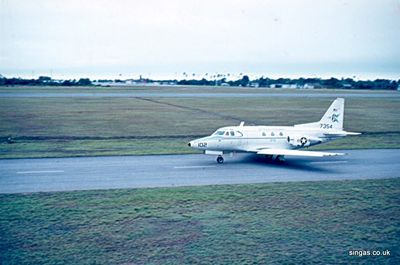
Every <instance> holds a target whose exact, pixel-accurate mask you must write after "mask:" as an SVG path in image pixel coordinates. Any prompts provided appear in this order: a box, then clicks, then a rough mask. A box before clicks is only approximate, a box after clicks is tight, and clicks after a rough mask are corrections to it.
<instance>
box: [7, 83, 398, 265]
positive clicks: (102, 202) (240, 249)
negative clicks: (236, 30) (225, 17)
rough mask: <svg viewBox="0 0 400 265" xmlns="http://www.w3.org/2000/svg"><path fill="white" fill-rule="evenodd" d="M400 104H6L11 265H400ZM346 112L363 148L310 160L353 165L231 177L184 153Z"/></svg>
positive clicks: (251, 168) (371, 94)
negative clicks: (216, 135)
mask: <svg viewBox="0 0 400 265" xmlns="http://www.w3.org/2000/svg"><path fill="white" fill-rule="evenodd" d="M399 95H400V94H399V92H397V91H391V92H387V91H355V90H349V91H347V90H325V89H321V90H307V91H304V90H279V89H272V90H265V89H253V88H214V87H121V88H118V87H116V88H115V87H112V88H100V87H79V88H76V87H75V88H74V87H71V88H62V87H8V88H7V87H6V88H1V89H0V138H1V139H2V142H1V144H0V235H1V238H2V241H1V242H0V263H3V262H4V263H14V264H32V263H36V264H45V263H47V264H54V263H60V264H61V263H75V264H93V263H100V264H130V263H132V264H187V263H196V264H202V263H203V264H210V263H213V264H269V263H277V264H282V263H283V264H284V263H290V261H293V260H295V261H296V262H298V263H303V264H304V263H309V262H310V260H312V261H313V262H315V263H317V264H337V263H346V264H351V263H366V264H367V263H380V264H398V263H399V260H400V258H399V255H398V253H400V249H399V246H400V244H399V237H398V235H399V233H400V230H399V229H400V228H399V227H400V223H399V222H400V218H399V216H400V212H399V204H400V201H399V198H400V194H399V192H400V188H399V187H400V178H399V172H400V166H399V162H398V161H400V159H399V158H400V127H399V124H400V113H399V111H398V109H399V106H400V97H399ZM338 96H340V97H344V98H345V99H346V109H345V124H344V128H345V129H346V130H348V131H355V132H362V133H363V134H362V135H360V136H354V137H346V138H344V139H341V140H338V141H333V142H331V143H328V144H325V145H321V146H318V147H316V148H315V149H313V150H337V151H340V150H341V151H343V152H345V153H347V155H346V156H340V157H330V158H323V159H321V158H320V159H304V158H287V159H286V161H285V162H284V163H282V164H276V163H271V162H268V161H265V160H264V159H263V158H262V157H258V156H254V155H246V154H238V155H235V156H234V157H230V156H229V155H227V156H225V163H224V164H222V165H218V164H217V163H216V162H215V157H213V156H206V155H203V154H200V153H198V152H197V153H196V152H195V151H194V150H192V149H190V148H188V146H187V142H188V141H189V140H192V139H194V138H198V137H201V136H205V135H209V134H211V133H212V132H213V131H215V130H216V129H217V128H219V127H223V126H227V125H236V124H239V122H240V121H245V122H246V124H250V125H251V124H257V125H293V124H296V123H305V122H311V121H316V120H319V119H320V117H321V115H322V114H323V113H324V111H325V110H326V108H327V107H328V106H329V104H330V102H331V101H332V100H333V99H334V98H336V97H338ZM10 137H11V140H8V139H9V138H10ZM66 250H68V251H66ZM350 250H379V251H382V252H383V251H384V250H390V251H391V253H392V255H391V256H390V257H388V256H379V257H372V256H369V257H366V256H363V257H362V256H349V254H348V253H349V251H350Z"/></svg>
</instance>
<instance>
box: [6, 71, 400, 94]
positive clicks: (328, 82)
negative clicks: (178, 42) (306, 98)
mask: <svg viewBox="0 0 400 265" xmlns="http://www.w3.org/2000/svg"><path fill="white" fill-rule="evenodd" d="M104 81H107V82H108V83H114V84H123V83H125V81H126V80H119V79H116V80H98V82H97V83H104ZM131 81H132V80H131ZM133 81H135V83H136V84H141V83H146V84H152V83H154V84H175V85H189V86H190V85H193V86H241V87H249V86H254V87H275V88H282V87H283V88H285V87H296V88H307V87H308V88H343V89H350V88H351V89H383V90H396V89H399V86H400V80H398V81H395V80H388V79H376V80H354V79H352V78H342V79H337V78H334V77H332V78H328V79H322V78H302V77H301V78H295V79H291V78H277V79H273V78H267V77H260V78H257V79H254V80H250V78H249V77H248V76H247V75H244V76H243V77H242V78H240V79H237V80H226V78H221V79H215V80H208V79H205V78H203V79H200V80H198V79H183V80H152V79H148V78H146V79H138V80H133ZM97 83H95V84H97ZM95 84H94V81H91V80H90V79H89V78H80V79H78V80H76V79H74V80H54V79H52V78H50V77H48V76H40V77H39V78H37V79H23V78H6V77H1V76H0V86H14V85H19V86H92V85H95Z"/></svg>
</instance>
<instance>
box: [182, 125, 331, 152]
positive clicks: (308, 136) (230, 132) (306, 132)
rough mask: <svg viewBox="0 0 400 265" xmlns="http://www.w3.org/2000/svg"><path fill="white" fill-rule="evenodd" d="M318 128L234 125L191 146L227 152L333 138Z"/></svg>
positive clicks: (301, 144) (287, 146) (309, 143)
mask: <svg viewBox="0 0 400 265" xmlns="http://www.w3.org/2000/svg"><path fill="white" fill-rule="evenodd" d="M335 138H337V137H327V136H326V135H324V132H323V131H321V130H318V129H309V128H307V129H301V128H297V127H295V126H230V127H223V128H220V129H218V130H217V131H216V132H214V133H213V134H212V135H210V136H207V137H203V138H199V139H196V140H193V141H191V142H190V143H189V146H191V147H193V148H196V149H199V150H209V151H223V152H248V151H249V150H252V151H256V150H257V149H258V148H259V147H263V148H279V149H299V148H302V147H307V146H313V145H317V144H320V143H324V142H327V141H329V140H333V139H335Z"/></svg>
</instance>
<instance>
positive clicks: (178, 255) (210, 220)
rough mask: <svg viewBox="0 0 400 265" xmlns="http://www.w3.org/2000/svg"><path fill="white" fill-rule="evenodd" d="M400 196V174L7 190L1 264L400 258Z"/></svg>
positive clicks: (0, 211) (0, 216)
mask: <svg viewBox="0 0 400 265" xmlns="http://www.w3.org/2000/svg"><path fill="white" fill-rule="evenodd" d="M399 198H400V179H398V178H395V179H387V180H363V181H361V180H358V181H326V182H301V183H272V184H253V185H225V186H204V187H180V188H153V189H131V190H107V191H81V192H59V193H34V194H19V195H17V194H12V195H11V194H10V195H5V194H2V195H0V238H1V240H0V263H1V264H64V263H69V264H94V263H100V264H188V263H196V264H288V263H295V264H304V263H315V264H338V263H341V264H349V263H357V264H372V263H373V264H399V262H400V256H399V253H400V252H399V251H400V248H399V246H400V244H399V243H400V242H399V239H400V236H399V235H400V204H399V203H400V199H399ZM386 249H387V250H390V251H391V256H390V257H350V256H349V255H348V252H349V251H350V250H381V251H382V250H386Z"/></svg>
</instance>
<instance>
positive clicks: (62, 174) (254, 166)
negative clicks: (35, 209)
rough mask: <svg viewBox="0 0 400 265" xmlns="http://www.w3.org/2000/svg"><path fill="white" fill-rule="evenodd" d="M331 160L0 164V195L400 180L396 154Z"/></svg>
mask: <svg viewBox="0 0 400 265" xmlns="http://www.w3.org/2000/svg"><path fill="white" fill-rule="evenodd" d="M336 151H338V152H344V153H347V154H348V155H346V156H342V157H330V158H318V159H317V158H313V159H310V158H307V159H305V158H287V160H286V161H285V162H284V163H283V164H274V163H268V162H267V161H265V160H264V159H263V158H261V157H259V156H256V155H248V154H238V155H236V156H234V157H229V156H225V163H224V164H217V163H216V162H215V157H213V156H206V155H201V154H198V155H197V154H196V155H151V156H111V157H81V158H48V159H47V158H46V159H4V160H0V193H23V192H49V191H73V190H94V189H116V188H145V187H175V186H196V185H220V184H240V183H266V182H288V181H323V180H345V179H348V180H351V179H379V178H392V177H399V176H400V163H399V161H400V149H369V150H336Z"/></svg>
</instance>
